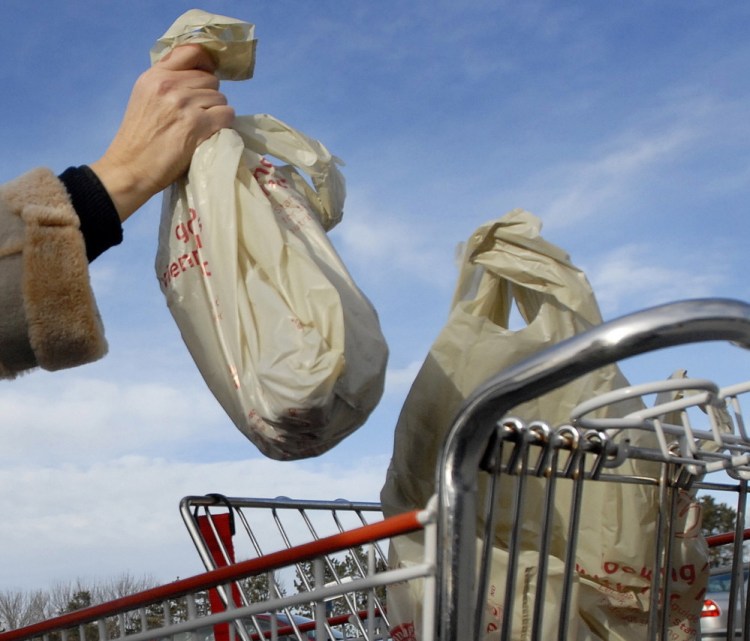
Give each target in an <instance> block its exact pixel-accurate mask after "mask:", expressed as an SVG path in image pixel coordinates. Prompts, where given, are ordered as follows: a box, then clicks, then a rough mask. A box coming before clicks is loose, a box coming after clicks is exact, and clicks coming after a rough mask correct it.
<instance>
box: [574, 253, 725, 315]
mask: <svg viewBox="0 0 750 641" xmlns="http://www.w3.org/2000/svg"><path fill="white" fill-rule="evenodd" d="M708 253H711V252H708ZM665 256H666V252H665V251H664V248H663V247H659V246H657V245H654V244H647V243H644V244H640V245H636V244H629V245H625V246H622V247H616V248H614V249H612V250H611V251H609V252H606V253H605V254H603V255H601V256H600V257H598V258H597V259H595V260H592V261H589V262H587V263H586V265H585V267H584V270H585V271H586V274H587V275H588V277H589V280H590V281H591V285H592V287H593V289H594V292H595V293H596V295H597V300H598V301H599V305H600V307H601V309H602V314H603V315H604V316H605V317H607V316H612V315H613V314H619V313H625V312H629V311H634V310H635V309H636V308H643V307H648V306H650V305H656V304H660V303H666V302H671V301H674V300H679V299H683V298H698V297H702V296H710V295H715V293H716V291H717V289H719V288H721V284H722V282H723V281H724V280H726V277H727V275H726V274H725V273H724V270H725V266H724V265H723V264H722V263H721V262H713V263H712V262H706V263H702V264H701V268H700V269H695V268H694V266H693V267H691V266H690V265H689V264H686V263H685V261H684V260H677V256H675V260H674V261H672V265H670V261H669V260H665ZM690 262H692V261H688V263H690Z"/></svg>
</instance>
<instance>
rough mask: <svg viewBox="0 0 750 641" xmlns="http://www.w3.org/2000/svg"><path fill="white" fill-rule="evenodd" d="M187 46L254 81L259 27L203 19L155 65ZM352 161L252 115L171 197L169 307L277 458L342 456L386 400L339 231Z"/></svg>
mask: <svg viewBox="0 0 750 641" xmlns="http://www.w3.org/2000/svg"><path fill="white" fill-rule="evenodd" d="M186 42H191V43H194V42H199V43H200V44H201V45H203V46H205V47H207V48H209V49H210V50H211V52H212V54H213V55H214V57H215V59H216V60H217V63H218V65H219V73H220V75H221V76H222V77H231V78H247V77H249V76H250V75H252V70H253V64H254V63H253V56H254V52H255V41H254V39H253V28H252V25H249V23H244V22H242V21H234V20H233V19H231V18H225V17H223V16H212V15H211V14H206V13H205V12H202V11H197V10H194V11H190V12H188V13H187V14H185V15H184V16H182V17H181V18H180V19H179V20H178V21H177V22H176V23H175V25H173V27H172V28H171V29H170V30H169V31H168V32H167V33H166V34H165V36H164V37H163V38H161V39H160V40H159V42H158V43H157V46H156V47H155V50H154V52H153V57H154V60H157V59H158V58H159V57H160V56H162V55H164V54H165V53H166V52H167V51H169V50H170V47H174V46H178V45H180V44H185V43H186ZM267 156H272V157H274V158H276V159H278V160H280V161H282V162H283V163H285V164H283V165H281V166H277V165H275V164H273V163H272V162H271V161H270V160H269V159H268V158H267ZM340 163H341V161H340V160H339V159H337V158H336V157H334V156H332V155H331V154H330V152H329V151H328V150H327V149H326V148H325V147H324V146H323V145H322V144H321V143H320V142H318V141H316V140H314V139H312V138H309V137H307V136H305V135H304V134H302V133H300V132H298V131H296V130H295V129H294V128H292V127H290V126H289V125H287V124H285V123H283V122H281V121H280V120H278V119H276V118H274V117H272V116H269V115H253V116H239V117H237V119H236V122H235V124H234V127H233V128H232V129H224V130H222V131H219V132H217V133H216V134H215V135H214V136H213V137H211V138H210V139H209V140H207V141H205V142H203V143H202V144H201V145H200V146H199V147H198V149H197V150H196V152H195V155H194V157H193V159H192V163H191V166H190V170H189V172H188V174H187V175H186V176H185V177H184V178H183V179H181V180H178V181H177V182H176V183H174V184H173V185H171V186H170V187H169V188H168V189H167V190H166V192H165V194H164V200H163V208H162V218H161V223H160V229H159V246H158V250H157V256H156V262H155V267H156V273H157V277H158V279H159V283H160V286H161V289H162V291H163V293H164V295H165V297H166V299H167V303H168V305H169V309H170V311H171V313H172V316H173V317H174V319H175V321H176V323H177V325H178V327H179V329H180V332H181V334H182V337H183V339H184V341H185V344H186V345H187V347H188V349H189V351H190V353H191V355H192V356H193V359H194V360H195V363H196V365H197V366H198V369H199V370H200V372H201V374H202V375H203V378H204V379H205V381H206V383H207V385H208V387H209V388H210V389H211V391H212V392H213V394H214V396H215V397H216V398H217V400H218V401H219V403H220V404H221V405H222V407H223V408H224V410H225V411H226V412H227V414H228V415H229V417H230V418H231V419H232V421H233V422H234V424H235V425H236V426H237V428H238V429H239V430H240V431H241V432H242V433H243V434H245V435H246V436H247V437H248V438H249V439H250V440H251V441H252V442H253V443H254V444H255V445H256V446H257V447H258V448H259V449H260V450H261V451H262V452H263V453H264V454H266V455H267V456H269V457H272V458H276V459H293V458H303V457H310V456H316V455H319V454H321V453H323V452H325V451H327V450H329V449H330V448H331V447H333V446H334V445H335V444H336V443H338V442H339V441H341V440H342V439H343V438H344V437H346V436H347V435H348V434H350V433H351V432H353V431H354V430H355V429H356V428H358V427H359V426H360V425H362V424H363V423H364V421H365V420H366V418H367V417H368V416H369V414H370V412H371V411H372V410H373V409H374V407H375V406H376V405H377V403H378V401H379V400H380V397H381V395H382V392H383V384H384V378H385V367H386V361H387V356H388V349H387V346H386V342H385V339H384V338H383V335H382V332H381V329H380V325H379V321H378V317H377V314H376V312H375V310H374V308H373V307H372V305H371V303H370V302H369V300H368V299H367V298H366V297H365V295H364V294H363V293H362V292H361V290H360V289H359V288H358V287H357V285H356V283H355V282H354V280H353V279H352V277H351V275H350V274H349V272H348V271H347V269H346V267H345V265H344V264H343V262H342V261H341V259H340V257H339V256H338V254H337V253H336V251H335V249H334V248H333V246H332V244H331V243H330V241H329V239H328V237H327V235H326V233H325V232H326V230H328V229H330V228H331V227H333V226H334V225H335V224H336V223H337V222H339V220H340V219H341V216H342V211H343V204H344V198H345V194H346V189H345V183H344V178H343V176H342V175H341V173H340V171H339V169H338V165H339V164H340ZM303 174H305V175H306V176H307V177H308V178H309V180H310V181H311V183H308V181H307V180H306V179H305V178H304V177H303Z"/></svg>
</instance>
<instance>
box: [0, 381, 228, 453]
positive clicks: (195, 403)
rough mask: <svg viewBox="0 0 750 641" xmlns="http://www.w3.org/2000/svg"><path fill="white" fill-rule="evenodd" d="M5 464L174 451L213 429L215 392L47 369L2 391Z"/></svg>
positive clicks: (0, 397) (0, 404) (0, 401)
mask: <svg viewBox="0 0 750 641" xmlns="http://www.w3.org/2000/svg"><path fill="white" fill-rule="evenodd" d="M0 415H1V416H2V417H3V436H4V439H3V448H2V453H0V460H2V461H3V462H6V463H12V462H13V461H19V460H23V461H36V462H39V461H42V462H47V463H49V462H53V461H61V460H62V461H68V462H80V461H86V460H89V457H91V456H92V455H93V453H96V457H97V458H99V459H101V458H103V457H108V456H113V455H118V454H122V453H126V452H143V451H147V450H148V449H149V448H151V447H153V446H154V445H155V444H161V445H162V447H163V446H164V445H165V444H166V443H172V444H173V446H174V447H177V446H179V445H180V444H181V443H185V442H186V441H187V440H188V439H196V438H197V437H200V436H201V435H202V431H203V430H207V429H210V428H211V427H212V426H213V424H215V422H216V419H217V416H220V414H218V412H217V409H216V404H215V402H214V401H213V398H212V397H211V396H210V394H206V393H194V390H193V391H191V390H189V389H182V388H180V387H177V386H172V385H170V384H168V383H165V382H158V383H157V382H130V381H121V382H115V381H114V380H98V379H96V378H89V377H83V376H80V375H65V374H62V373H58V374H53V375H49V374H47V375H45V374H44V373H42V372H35V373H34V374H32V375H30V376H28V377H24V378H22V379H20V380H19V381H16V382H14V383H13V384H12V385H10V386H8V385H6V386H4V387H2V388H0Z"/></svg>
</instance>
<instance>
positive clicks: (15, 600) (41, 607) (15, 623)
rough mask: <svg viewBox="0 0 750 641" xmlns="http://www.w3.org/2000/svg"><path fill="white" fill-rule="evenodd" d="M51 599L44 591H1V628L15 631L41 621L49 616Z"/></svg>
mask: <svg viewBox="0 0 750 641" xmlns="http://www.w3.org/2000/svg"><path fill="white" fill-rule="evenodd" d="M48 603H49V599H48V598H47V593H46V592H44V591H43V590H33V591H23V590H2V591H0V626H2V629H3V630H13V629H15V628H21V627H23V626H25V625H31V624H32V623H36V622H37V621H41V620H42V619H44V618H45V617H47V616H48V615H49V612H48Z"/></svg>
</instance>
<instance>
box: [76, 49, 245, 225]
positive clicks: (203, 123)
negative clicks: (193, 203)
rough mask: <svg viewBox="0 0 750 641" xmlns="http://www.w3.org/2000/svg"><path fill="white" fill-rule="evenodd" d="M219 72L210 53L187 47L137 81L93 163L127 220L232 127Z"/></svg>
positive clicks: (95, 170)
mask: <svg viewBox="0 0 750 641" xmlns="http://www.w3.org/2000/svg"><path fill="white" fill-rule="evenodd" d="M213 70H214V62H213V60H212V58H211V56H210V54H209V53H208V52H207V51H205V50H204V49H203V48H202V47H200V46H199V45H184V46H181V47H177V48H176V49H175V50H174V51H172V52H171V53H170V54H168V55H167V56H165V57H164V58H162V59H161V60H160V61H159V62H157V63H156V64H155V65H154V66H153V67H151V68H150V69H148V70H147V71H145V72H144V73H143V74H141V76H140V77H139V78H138V80H137V81H136V83H135V85H134V86H133V90H132V93H131V95H130V100H129V101H128V106H127V109H126V110H125V116H124V117H123V120H122V123H121V124H120V128H119V129H118V131H117V133H116V134H115V137H114V139H113V140H112V143H111V144H110V146H109V148H108V149H107V151H106V152H105V154H104V156H102V157H101V158H100V159H99V160H98V161H96V162H95V163H92V164H91V165H90V166H91V169H93V171H94V172H95V173H96V175H97V176H98V177H99V180H101V181H102V184H103V185H104V187H105V188H106V189H107V191H108V192H109V195H110V197H111V198H112V201H113V202H114V204H115V207H116V208H117V212H118V214H119V215H120V220H121V221H124V220H125V219H126V218H127V217H128V216H130V214H132V213H133V212H134V211H135V210H136V209H138V208H139V207H140V206H141V205H143V204H144V203H145V202H146V201H147V200H148V199H149V198H151V196H153V195H154V194H156V193H158V192H160V191H161V190H162V189H164V188H165V187H167V186H168V185H169V184H171V183H172V182H174V181H175V180H176V179H177V178H179V177H180V176H181V175H182V174H183V173H185V171H187V169H188V167H189V166H190V159H191V158H192V156H193V152H194V151H195V149H196V147H197V146H198V145H199V144H200V143H201V142H203V141H204V140H206V139H207V138H209V137H210V136H211V135H213V134H214V133H215V132H216V131H218V130H219V129H222V128H225V127H230V126H231V124H232V122H233V121H234V110H233V109H232V108H231V107H229V106H228V105H227V100H226V97H225V96H224V95H223V94H222V93H221V92H220V91H219V81H218V79H217V78H216V76H215V75H214V74H213Z"/></svg>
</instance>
